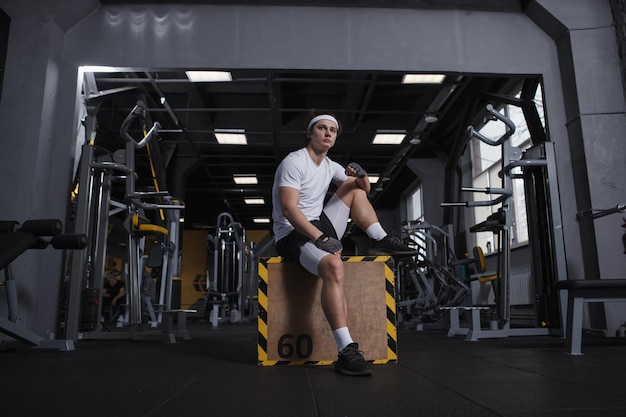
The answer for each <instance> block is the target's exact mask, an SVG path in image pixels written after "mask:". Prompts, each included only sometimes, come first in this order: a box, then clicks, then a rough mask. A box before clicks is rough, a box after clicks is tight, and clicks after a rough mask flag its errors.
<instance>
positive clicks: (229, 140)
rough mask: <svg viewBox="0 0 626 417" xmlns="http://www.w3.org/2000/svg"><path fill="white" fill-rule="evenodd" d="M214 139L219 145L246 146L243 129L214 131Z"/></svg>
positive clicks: (246, 140)
mask: <svg viewBox="0 0 626 417" xmlns="http://www.w3.org/2000/svg"><path fill="white" fill-rule="evenodd" d="M214 134H215V139H217V142H218V143H219V144H221V145H247V144H248V139H247V138H246V135H245V130H244V129H215V131H214Z"/></svg>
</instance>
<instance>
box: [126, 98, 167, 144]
mask: <svg viewBox="0 0 626 417" xmlns="http://www.w3.org/2000/svg"><path fill="white" fill-rule="evenodd" d="M145 114H146V108H145V107H144V105H143V102H142V101H138V102H137V105H135V107H134V108H133V109H132V110H131V112H130V113H129V114H128V116H126V119H124V122H123V123H122V127H121V128H120V134H121V135H122V137H123V138H124V140H126V142H130V143H132V144H133V145H134V146H135V148H137V149H139V148H143V147H144V146H146V144H147V143H148V142H150V139H152V136H154V135H155V134H156V133H157V131H158V130H159V129H160V128H161V125H160V124H159V122H154V125H152V128H151V129H150V130H149V131H148V133H147V134H146V136H144V137H143V139H141V140H140V141H139V142H137V141H136V140H135V139H134V138H133V137H132V136H131V135H129V134H128V128H129V127H130V125H131V124H132V123H133V121H135V119H136V118H138V117H141V118H142V119H145Z"/></svg>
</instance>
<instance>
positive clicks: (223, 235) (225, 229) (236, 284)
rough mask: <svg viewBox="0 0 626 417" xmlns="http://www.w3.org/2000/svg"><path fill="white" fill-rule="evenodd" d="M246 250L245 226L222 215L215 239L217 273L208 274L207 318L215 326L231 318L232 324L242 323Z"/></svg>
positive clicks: (214, 270)
mask: <svg viewBox="0 0 626 417" xmlns="http://www.w3.org/2000/svg"><path fill="white" fill-rule="evenodd" d="M246 250H247V248H246V233H245V229H244V228H243V226H242V225H241V223H236V222H235V221H234V220H233V217H232V216H231V215H230V214H229V213H220V215H219V216H218V217H217V227H216V231H215V237H214V238H213V273H212V274H211V273H210V272H209V271H207V277H209V279H207V295H206V297H207V303H206V306H207V311H206V313H205V314H208V315H209V318H210V321H211V324H212V325H213V326H217V325H218V324H219V322H220V319H221V320H222V321H224V320H226V318H227V317H228V319H229V320H230V321H231V322H232V323H237V322H239V321H240V319H241V314H242V312H243V306H244V294H243V291H242V289H243V273H244V264H245V262H246ZM209 306H210V307H211V308H210V310H209Z"/></svg>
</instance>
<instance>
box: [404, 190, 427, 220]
mask: <svg viewBox="0 0 626 417" xmlns="http://www.w3.org/2000/svg"><path fill="white" fill-rule="evenodd" d="M422 207H423V206H422V186H421V185H418V186H417V188H415V190H414V191H413V192H412V193H410V194H409V195H407V197H406V218H407V220H410V221H416V222H421V221H424V211H423V209H422Z"/></svg>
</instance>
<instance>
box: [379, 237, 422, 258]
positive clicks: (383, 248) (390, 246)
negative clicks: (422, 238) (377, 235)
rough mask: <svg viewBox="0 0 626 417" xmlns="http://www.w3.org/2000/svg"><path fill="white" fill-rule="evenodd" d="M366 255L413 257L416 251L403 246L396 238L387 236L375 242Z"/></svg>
mask: <svg viewBox="0 0 626 417" xmlns="http://www.w3.org/2000/svg"><path fill="white" fill-rule="evenodd" d="M367 253H368V255H390V256H413V255H417V249H413V248H409V247H408V246H406V245H403V244H402V241H401V240H400V239H398V238H397V237H394V236H389V235H387V236H385V237H384V238H382V239H381V240H375V241H374V243H373V244H372V246H371V247H370V248H369V250H368V251H367Z"/></svg>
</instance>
